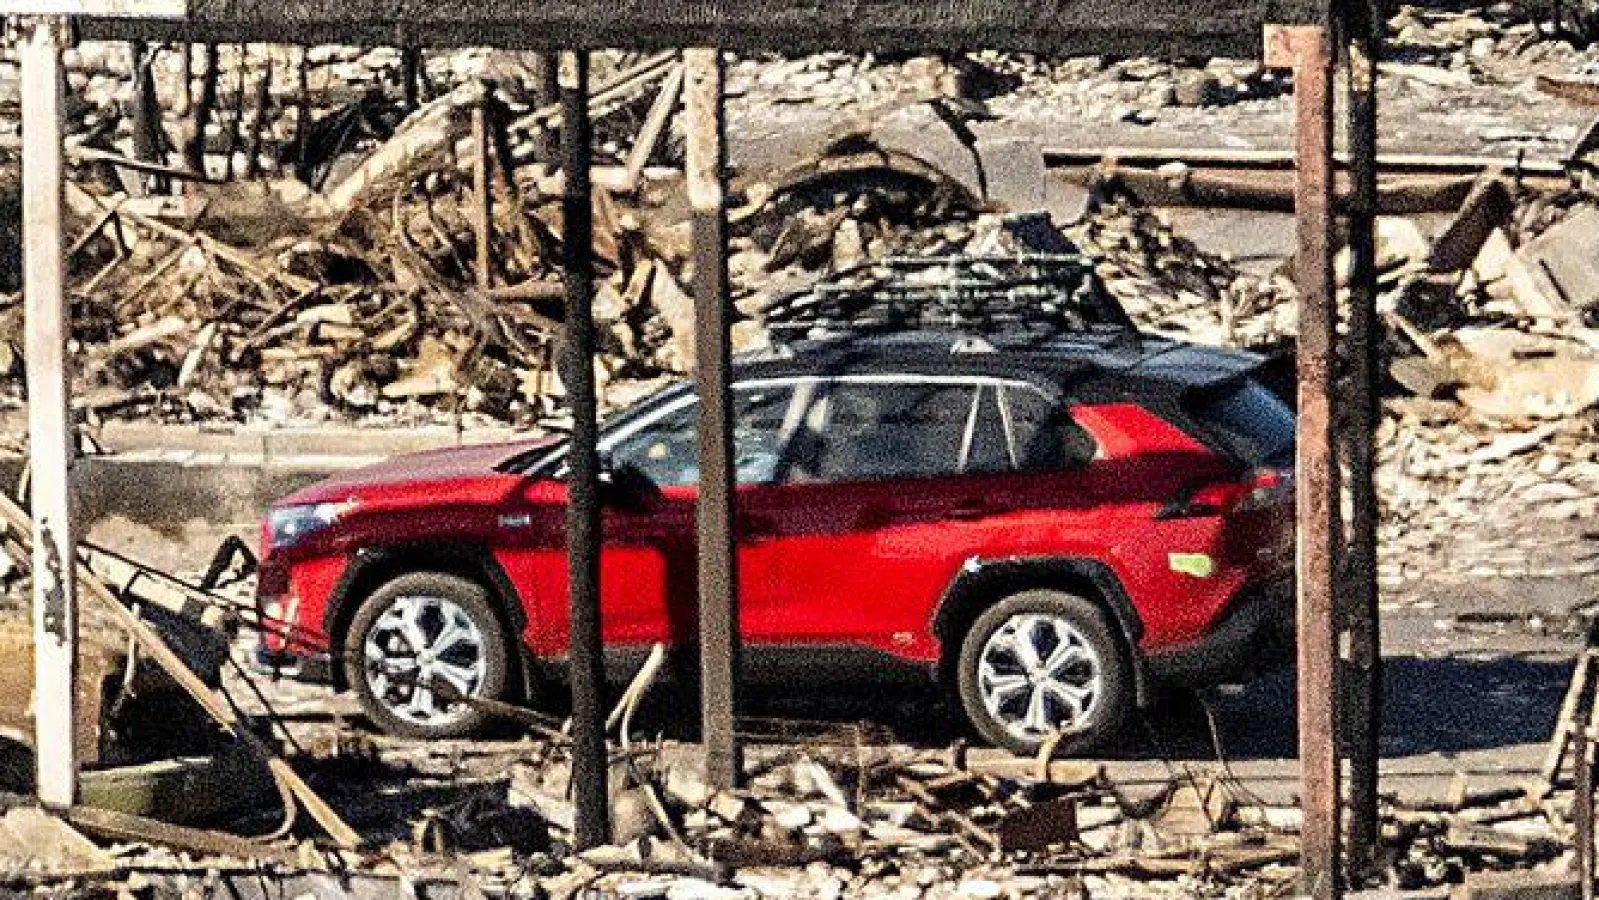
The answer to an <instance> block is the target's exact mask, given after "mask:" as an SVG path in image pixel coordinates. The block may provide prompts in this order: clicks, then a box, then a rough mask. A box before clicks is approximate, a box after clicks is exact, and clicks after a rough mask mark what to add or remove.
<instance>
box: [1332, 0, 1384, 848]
mask: <svg viewBox="0 0 1599 900" xmlns="http://www.w3.org/2000/svg"><path fill="white" fill-rule="evenodd" d="M1352 6H1354V7H1356V8H1357V11H1358V10H1359V8H1360V4H1352ZM1356 18H1358V20H1359V21H1354V22H1351V23H1350V30H1349V34H1350V41H1349V161H1350V162H1349V165H1350V178H1351V181H1352V187H1353V191H1352V195H1351V198H1350V204H1349V252H1350V276H1349V353H1348V362H1349V381H1348V390H1347V391H1346V392H1344V395H1343V396H1344V397H1345V398H1346V400H1347V403H1348V415H1347V418H1346V420H1345V421H1346V427H1347V433H1346V434H1345V440H1344V446H1345V448H1346V450H1347V453H1348V457H1347V460H1348V478H1349V499H1350V521H1349V532H1348V547H1347V553H1346V555H1345V557H1344V571H1343V578H1342V579H1341V580H1342V582H1343V584H1344V585H1345V588H1346V590H1347V591H1348V594H1347V596H1346V598H1345V603H1346V609H1347V610H1348V613H1349V619H1348V621H1349V626H1350V659H1349V668H1348V673H1349V677H1350V682H1351V683H1350V691H1349V692H1348V693H1347V695H1346V696H1347V697H1348V699H1349V709H1348V712H1347V715H1348V725H1349V802H1350V822H1349V869H1350V872H1351V874H1352V875H1353V876H1356V877H1362V878H1364V877H1366V876H1369V875H1371V874H1373V873H1375V871H1376V867H1377V851H1378V843H1379V841H1380V839H1381V830H1380V828H1381V825H1380V822H1379V820H1378V816H1377V781H1378V775H1377V768H1378V760H1379V758H1380V756H1381V728H1382V644H1381V634H1380V630H1379V622H1378V604H1379V599H1380V597H1379V593H1378V589H1377V487H1376V482H1375V480H1374V479H1375V468H1376V460H1377V424H1378V421H1379V420H1380V417H1381V410H1380V407H1379V404H1378V400H1377V388H1378V384H1379V381H1378V378H1379V376H1378V367H1377V348H1378V345H1379V342H1380V336H1379V329H1378V327H1377V243H1376V225H1377V168H1378V166H1377V93H1376V78H1377V64H1376V60H1377V58H1378V56H1379V54H1378V52H1377V50H1378V47H1379V42H1380V41H1381V40H1382V36H1381V28H1380V27H1376V28H1374V27H1371V26H1370V25H1368V24H1367V22H1368V20H1370V19H1372V16H1371V14H1370V13H1366V14H1364V15H1358V13H1357V16H1356ZM1378 21H1380V20H1378Z"/></svg>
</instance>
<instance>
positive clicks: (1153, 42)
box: [83, 0, 1328, 56]
mask: <svg viewBox="0 0 1599 900" xmlns="http://www.w3.org/2000/svg"><path fill="white" fill-rule="evenodd" d="M1327 10H1328V5H1327V3H1326V2H1325V0H1195V2H1189V3H1172V2H1167V0H1120V2H1111V0H1044V2H1042V3H1032V4H1017V3H1011V2H1002V0H946V2H941V3H904V2H900V0H862V2H859V3H814V2H803V3H801V2H790V0H764V2H760V0H756V2H745V3H725V2H715V0H665V2H660V3H651V4H616V3H606V2H597V0H563V2H558V3H552V2H542V3H523V2H513V0H497V2H473V0H283V2H278V3H261V2H259V0H192V2H191V3H190V4H189V15H188V16H187V17H186V18H184V19H181V20H180V19H141V20H123V19H86V20H84V22H83V29H84V32H83V33H84V36H85V37H86V38H94V39H120V40H130V39H141V40H151V41H197V42H202V43H203V42H206V41H208V40H223V41H277V42H285V43H341V44H372V45H400V46H406V45H421V46H434V47H447V46H485V45H493V46H498V47H502V48H507V49H530V50H554V49H588V50H594V49H601V48H606V47H627V48H629V49H633V50H641V49H647V48H663V49H664V48H668V47H685V46H688V47H692V46H719V47H722V48H723V49H727V50H734V51H739V52H749V51H776V52H784V53H805V52H813V51H822V50H857V51H864V50H873V51H879V52H884V51H951V50H960V49H968V50H974V49H984V48H991V47H1003V48H1006V49H1008V50H1014V51H1025V52H1035V53H1051V54H1073V53H1077V54H1130V55H1151V56H1206V55H1231V56H1258V55H1259V53H1260V51H1261V48H1262V45H1261V28H1262V26H1263V25H1265V24H1266V23H1268V22H1276V23H1284V24H1307V23H1319V22H1325V21H1326V18H1327Z"/></svg>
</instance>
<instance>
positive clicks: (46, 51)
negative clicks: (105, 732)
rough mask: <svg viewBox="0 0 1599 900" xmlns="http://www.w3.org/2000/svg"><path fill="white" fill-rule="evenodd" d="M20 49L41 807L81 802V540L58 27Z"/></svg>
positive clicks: (31, 25) (49, 23)
mask: <svg viewBox="0 0 1599 900" xmlns="http://www.w3.org/2000/svg"><path fill="white" fill-rule="evenodd" d="M23 27H24V39H23V42H22V234H23V240H22V247H23V250H22V271H23V292H24V302H25V305H26V313H27V319H26V326H27V327H26V329H25V330H26V332H27V340H26V354H27V375H28V461H29V465H30V466H31V468H32V485H33V497H32V507H33V508H32V512H33V639H34V688H33V703H34V741H35V749H36V752H37V754H38V763H37V772H38V782H39V801H40V802H41V803H42V804H44V805H45V806H48V807H57V808H65V807H68V806H71V805H72V803H73V801H74V800H75V799H76V797H77V782H78V778H77V775H78V748H77V743H76V741H75V740H74V733H73V724H74V722H75V721H76V719H77V716H76V709H75V707H76V705H77V696H76V693H75V691H74V690H73V686H74V684H75V682H76V680H77V679H76V675H77V667H78V666H77V659H78V654H77V644H78V604H77V595H76V590H75V588H76V584H75V583H74V575H73V570H74V565H73V563H74V560H75V559H76V555H75V554H76V551H77V541H76V538H75V537H74V535H73V531H72V488H71V484H70V480H69V475H70V473H71V468H72V459H73V453H74V449H75V448H74V446H73V429H72V426H71V421H70V418H69V417H70V414H71V409H70V402H71V379H70V377H69V376H68V373H67V358H66V349H67V337H68V334H69V329H68V317H67V305H66V298H65V281H66V271H65V266H64V262H63V260H62V248H63V244H62V234H61V228H62V183H61V178H62V166H61V132H62V119H61V115H62V101H63V84H64V81H65V79H64V78H63V75H62V67H61V49H62V44H63V32H64V30H65V24H64V22H63V21H62V20H60V19H55V18H39V19H32V20H28V21H27V22H26V23H25V25H24V26H23Z"/></svg>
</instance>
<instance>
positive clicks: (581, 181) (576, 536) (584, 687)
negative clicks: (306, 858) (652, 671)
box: [560, 52, 611, 850]
mask: <svg viewBox="0 0 1599 900" xmlns="http://www.w3.org/2000/svg"><path fill="white" fill-rule="evenodd" d="M588 80H589V59H588V54H587V53H581V52H578V53H562V54H561V64H560V82H561V122H562V128H561V135H562V141H561V145H562V146H561V152H562V157H563V162H562V168H563V171H564V174H565V180H566V191H565V196H564V197H563V198H562V204H561V212H562V221H563V234H562V237H561V243H562V256H563V259H562V263H563V266H564V268H565V270H566V340H565V348H564V349H565V352H564V354H563V355H562V358H561V362H562V369H561V380H562V381H563V382H565V385H566V399H567V402H568V403H569V404H570V405H571V408H572V438H571V442H570V443H569V444H568V445H567V446H568V448H569V449H568V452H567V459H568V461H569V465H568V470H569V472H570V474H569V475H568V479H567V490H568V499H567V509H566V546H567V564H568V572H569V578H570V589H571V615H572V645H571V650H570V653H571V660H572V801H573V805H574V806H575V807H576V817H577V822H576V834H575V835H574V837H575V839H576V843H577V847H578V849H580V850H586V849H588V848H590V847H597V846H599V845H601V844H604V843H606V842H608V841H609V840H610V837H611V824H610V807H609V805H608V803H607V800H606V785H605V781H606V762H607V761H606V748H605V710H604V708H603V705H602V704H603V701H604V697H603V691H604V688H605V670H604V660H603V658H602V653H603V652H604V647H603V645H602V642H601V637H600V541H601V540H602V535H601V533H600V496H599V494H600V490H599V485H600V479H599V475H600V457H599V451H598V449H597V447H596V442H597V441H598V439H599V423H598V412H597V410H596V408H595V407H596V401H595V397H594V352H595V349H594V207H593V201H592V200H591V198H590V196H589V107H588Z"/></svg>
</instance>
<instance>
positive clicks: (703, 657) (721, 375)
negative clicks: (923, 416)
mask: <svg viewBox="0 0 1599 900" xmlns="http://www.w3.org/2000/svg"><path fill="white" fill-rule="evenodd" d="M683 62H684V67H685V75H686V82H685V87H684V102H685V112H686V116H685V125H686V131H687V147H686V149H687V159H686V163H687V164H686V165H685V167H684V168H685V173H686V176H687V177H686V178H685V181H686V182H687V186H688V200H689V206H690V208H691V209H692V210H693V215H694V225H693V229H694V380H695V387H696V389H697V390H698V392H699V398H700V421H699V447H700V490H699V509H698V515H697V523H698V541H699V601H700V616H699V619H700V716H701V739H702V740H703V741H704V743H705V775H706V779H707V780H708V781H710V782H711V783H712V784H714V785H716V786H718V787H722V788H731V787H735V786H736V785H737V784H738V781H739V776H740V774H741V770H742V768H743V766H742V765H741V761H740V759H739V749H738V739H737V737H736V735H735V734H734V729H733V712H734V706H735V700H736V692H737V686H738V668H739V667H738V660H739V633H738V555H737V552H736V544H735V535H734V530H733V525H734V519H733V497H734V487H735V485H734V473H733V421H732V405H733V404H732V387H731V384H730V379H731V363H730V356H731V348H730V339H729V333H728V318H729V316H728V308H729V306H730V305H731V298H730V296H729V293H728V271H727V204H726V199H725V198H726V195H727V191H726V180H727V131H726V104H725V102H724V96H725V91H724V90H723V82H724V79H725V77H726V71H725V65H724V63H723V61H722V53H721V51H720V50H717V49H714V48H694V49H692V50H686V51H684V53H683Z"/></svg>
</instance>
